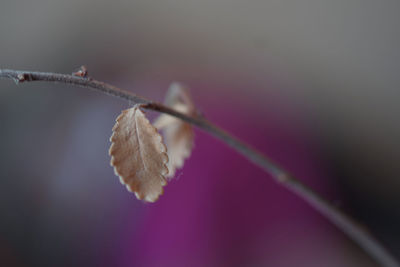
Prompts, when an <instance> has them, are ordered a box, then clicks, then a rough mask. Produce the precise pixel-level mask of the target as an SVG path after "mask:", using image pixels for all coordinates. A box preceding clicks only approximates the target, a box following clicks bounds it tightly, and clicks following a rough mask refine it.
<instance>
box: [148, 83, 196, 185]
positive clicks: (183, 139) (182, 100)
mask: <svg viewBox="0 0 400 267" xmlns="http://www.w3.org/2000/svg"><path fill="white" fill-rule="evenodd" d="M165 104H166V105H168V106H170V107H171V108H173V109H175V110H176V111H179V112H182V113H184V114H187V115H193V114H195V107H194V105H193V102H192V100H191V97H190V95H189V93H188V91H187V90H186V89H185V88H184V87H183V86H182V85H180V84H178V83H173V84H172V85H171V87H170V88H169V90H168V93H167V96H166V101H165ZM154 126H155V127H156V128H157V129H159V130H161V129H162V130H163V134H164V140H165V143H166V145H167V148H168V157H169V162H168V164H167V166H168V170H169V173H168V175H167V176H166V177H168V178H172V177H173V176H174V175H175V172H176V169H177V168H181V167H182V166H183V163H184V160H185V159H186V158H188V157H189V156H190V153H191V151H192V148H193V139H194V132H193V129H192V127H191V125H190V124H188V123H186V122H184V121H182V120H180V119H177V118H175V117H172V116H170V115H167V114H162V115H160V116H159V117H158V118H157V120H156V121H155V122H154Z"/></svg>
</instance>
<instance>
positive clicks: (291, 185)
mask: <svg viewBox="0 0 400 267" xmlns="http://www.w3.org/2000/svg"><path fill="white" fill-rule="evenodd" d="M0 78H9V79H12V80H14V81H15V82H16V83H21V82H31V81H45V82H55V83H63V84H71V85H76V86H80V87H86V88H90V89H94V90H97V91H100V92H102V93H105V94H108V95H112V96H115V97H119V98H122V99H124V100H127V101H128V102H130V103H132V104H142V106H143V107H144V108H146V109H149V110H154V111H158V112H161V113H166V114H169V115H172V116H175V117H177V118H180V119H182V120H184V121H186V122H188V123H190V124H193V125H195V126H197V127H198V128H200V129H202V130H203V131H205V132H207V133H209V134H211V135H213V136H214V137H216V138H218V139H220V140H221V141H223V142H224V143H226V144H227V145H229V146H230V147H231V148H233V149H234V150H236V151H238V152H239V153H240V154H242V155H243V156H244V157H246V158H247V159H248V160H250V161H251V162H253V163H254V164H256V165H258V166H259V167H261V168H262V169H263V170H264V171H265V172H266V173H268V174H270V175H271V176H272V177H273V178H274V180H275V181H276V182H277V183H279V184H281V185H282V186H284V187H286V188H287V189H289V190H290V191H292V192H293V193H294V194H296V195H297V196H299V197H300V198H302V199H303V200H305V201H306V202H308V203H309V204H310V205H311V206H312V207H314V208H315V209H316V210H317V211H319V212H320V213H321V214H322V215H324V216H325V217H326V218H327V219H328V220H329V221H330V222H331V223H333V224H335V225H336V226H337V227H338V228H339V229H340V230H342V231H343V232H344V233H345V234H346V235H347V236H348V237H349V238H350V239H352V240H353V241H354V242H356V243H357V244H358V245H359V246H360V247H362V248H363V249H364V250H365V251H366V252H367V253H368V254H369V255H370V256H371V257H372V258H374V259H375V260H376V261H377V262H378V263H380V264H381V265H382V266H400V264H399V263H398V262H397V260H396V259H395V258H394V257H393V256H392V255H390V253H389V252H388V251H387V250H386V249H385V248H384V247H383V246H382V245H381V244H380V242H379V241H378V240H376V239H375V238H374V237H373V236H372V235H371V234H370V233H369V232H367V231H365V230H364V229H365V227H364V226H362V225H360V224H359V223H357V222H356V221H355V220H353V219H352V218H350V217H349V216H348V215H346V214H345V213H343V212H342V211H340V210H339V209H338V208H337V207H335V206H334V205H332V204H331V203H329V202H328V201H327V200H325V199H324V198H322V197H321V196H320V195H319V194H318V193H316V192H315V191H313V190H312V189H311V188H310V187H308V186H306V185H305V184H303V183H302V182H301V181H300V180H298V179H297V178H295V177H294V176H292V175H291V174H289V173H288V172H287V171H285V170H284V169H282V168H281V167H279V166H278V165H277V164H275V163H274V162H273V161H272V160H270V159H269V158H268V157H266V156H264V155H263V154H261V153H260V152H258V151H257V150H255V149H254V148H251V147H250V146H249V145H247V144H245V143H243V142H241V141H239V140H238V139H237V138H235V137H233V136H232V135H231V134H229V133H227V132H225V131H224V130H222V129H221V128H219V127H217V126H216V125H214V124H212V123H211V122H209V121H207V120H206V119H204V118H203V117H201V116H188V115H185V114H183V113H180V112H177V111H175V110H173V109H171V108H168V107H166V106H164V105H162V104H159V103H157V102H153V101H151V100H148V99H146V98H144V97H141V96H137V95H135V94H133V93H131V92H128V91H125V90H122V89H119V88H117V87H115V86H113V85H110V84H107V83H103V82H100V81H96V80H94V79H91V78H86V77H81V76H79V75H78V76H73V75H66V74H58V73H45V72H31V71H17V70H6V69H4V70H0Z"/></svg>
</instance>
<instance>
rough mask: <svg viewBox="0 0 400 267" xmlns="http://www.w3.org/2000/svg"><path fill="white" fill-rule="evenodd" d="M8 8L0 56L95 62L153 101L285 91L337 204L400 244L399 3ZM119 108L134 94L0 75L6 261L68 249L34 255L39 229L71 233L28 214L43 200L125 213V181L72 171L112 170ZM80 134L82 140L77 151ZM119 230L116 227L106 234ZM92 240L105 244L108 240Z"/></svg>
mask: <svg viewBox="0 0 400 267" xmlns="http://www.w3.org/2000/svg"><path fill="white" fill-rule="evenodd" d="M0 6H1V8H0V38H1V39H0V40H1V41H0V51H1V52H0V68H14V69H26V70H37V71H52V72H62V73H70V72H72V71H73V70H74V68H77V67H79V66H80V65H82V64H85V65H87V66H88V68H89V74H92V75H93V76H94V77H95V78H98V79H100V80H104V81H107V82H110V83H113V84H115V85H117V86H121V87H123V88H127V89H129V90H133V91H134V92H136V93H138V94H143V95H146V96H148V97H153V98H154V99H157V100H161V99H162V95H163V92H164V91H165V88H167V86H168V84H169V82H170V81H174V80H178V81H182V82H185V83H187V84H189V85H190V84H196V87H197V88H202V90H204V91H202V92H201V94H203V95H207V94H209V95H212V93H213V91H214V90H225V92H223V93H226V95H227V99H225V100H223V101H225V102H229V97H230V95H235V96H233V97H236V98H238V99H240V100H241V101H243V102H244V103H246V104H247V105H248V108H249V109H260V110H262V106H263V105H265V103H268V100H266V99H267V98H268V96H269V95H270V94H280V95H282V96H284V97H285V98H287V99H289V100H290V101H292V102H293V104H294V107H293V109H295V110H296V109H298V110H299V114H300V113H301V114H302V116H301V117H300V115H299V118H298V119H299V120H301V121H302V123H303V124H305V125H308V126H309V128H310V129H312V132H311V134H312V136H313V137H314V138H315V142H316V143H318V144H319V147H320V149H321V151H322V155H323V156H324V160H325V161H326V162H328V164H330V165H331V170H332V175H331V177H334V178H335V179H336V180H335V182H336V183H337V184H338V189H337V191H338V192H339V193H340V194H339V195H340V196H339V197H338V201H339V202H340V203H341V204H340V205H343V208H344V209H345V210H346V211H348V212H349V213H351V214H352V215H354V216H355V217H356V218H358V219H359V220H361V221H362V222H364V223H365V224H366V225H368V227H369V228H371V229H373V232H374V233H376V235H377V237H378V238H380V239H381V240H383V242H384V243H385V244H386V245H387V246H388V247H389V248H390V250H391V251H393V252H394V254H395V255H399V254H400V238H399V236H400V231H399V229H398V225H400V209H399V207H400V177H399V173H400V164H399V159H400V123H399V114H400V105H399V99H400V89H399V84H400V75H399V62H400V51H399V47H400V27H399V26H400V16H399V10H400V3H399V2H398V1H394V0H393V1H391V0H382V1H368V0H364V1H361V0H346V1H345V0H296V1H294V0H293V1H288V0H270V1H261V0H248V1H228V0H217V1H215V0H213V1H211V0H203V1H188V0H175V1H171V0H164V1H149V0H147V1H137V0H132V1H128V0H125V1H122V0H115V1H105V0H100V1H94V0H69V1H61V0H35V1H30V0H26V1H20V0H2V1H1V5H0ZM271 80H273V81H278V82H276V83H278V84H279V86H277V87H274V83H270V81H271ZM160 92H162V93H160ZM121 107H122V108H124V107H127V104H125V103H123V104H121V102H120V101H119V100H116V99H111V98H108V97H106V96H102V95H100V94H98V93H93V92H90V91H87V90H82V89H77V88H71V87H67V86H64V85H57V86H56V85H51V86H50V85H45V84H22V85H20V86H16V85H15V84H14V83H12V82H11V81H5V80H1V81H0V122H1V126H0V127H1V131H0V139H1V140H2V141H1V143H0V148H1V151H0V159H1V161H0V175H1V181H0V199H1V209H0V213H1V214H2V217H3V216H4V217H3V218H2V219H1V221H0V226H1V229H0V230H1V232H0V243H1V242H2V240H1V239H4V240H6V241H5V242H6V243H7V242H15V243H14V247H15V248H16V251H19V253H21V254H23V255H24V257H25V258H24V259H22V260H21V261H22V262H20V259H19V258H20V257H21V255H15V257H14V258H12V259H7V261H10V262H13V264H14V265H12V264H10V266H19V264H20V265H21V266H25V264H27V265H29V262H31V261H35V262H38V263H39V264H44V265H52V264H55V263H57V261H58V259H60V258H62V257H63V255H62V254H63V253H64V252H65V253H66V254H68V251H64V252H63V249H62V248H60V249H59V250H58V251H59V253H60V255H52V256H51V257H49V258H48V259H42V260H37V259H36V260H32V259H34V258H35V254H36V253H41V252H43V251H45V250H46V248H45V247H44V248H41V247H40V242H39V240H40V239H46V240H47V243H51V242H52V239H51V238H53V237H54V233H59V232H62V231H63V227H62V226H59V228H57V229H42V231H36V232H33V231H30V229H31V227H35V229H40V227H39V228H38V227H36V226H35V224H36V225H39V226H41V225H43V224H42V222H41V221H40V220H39V219H38V220H39V221H34V225H33V226H32V222H31V221H29V222H27V221H25V220H24V218H25V217H26V218H31V217H32V216H34V214H35V212H36V211H35V209H34V207H35V205H37V206H40V205H43V203H44V202H45V203H46V205H49V206H48V208H47V209H46V214H42V215H41V216H39V217H38V218H41V219H43V218H45V219H43V220H46V222H48V221H49V220H53V219H54V218H58V219H57V222H65V223H66V224H72V225H73V224H74V219H73V216H82V217H81V218H86V216H88V217H87V218H88V220H89V218H90V219H93V218H91V217H89V216H90V214H89V215H88V214H78V213H77V214H75V213H74V212H73V210H74V206H70V205H78V204H77V202H71V200H70V199H71V198H74V199H75V201H78V203H80V205H87V208H88V210H91V212H93V214H96V216H100V217H99V218H98V219H99V220H101V215H99V214H101V213H98V212H97V213H96V209H99V210H100V207H99V205H100V206H101V209H102V210H103V209H106V210H108V211H109V212H115V214H116V217H118V218H120V220H123V215H121V214H122V212H119V211H115V210H113V208H112V207H111V206H107V205H110V204H108V203H109V202H108V200H109V199H108V200H107V196H111V195H112V196H114V193H116V192H120V185H119V183H114V182H115V180H113V181H111V179H103V178H101V179H100V178H99V180H97V182H98V183H100V184H103V185H104V184H106V186H107V187H108V188H110V189H109V191H107V192H103V191H102V188H103V187H100V186H99V185H96V184H94V185H93V181H92V180H90V179H89V178H87V180H79V179H77V180H69V179H67V178H68V177H71V176H74V170H75V168H74V166H75V165H76V164H77V163H78V162H79V163H80V164H81V165H82V167H81V165H79V166H80V167H79V168H80V171H81V172H82V171H83V172H87V173H88V176H89V174H90V176H96V174H104V173H107V175H108V176H112V175H113V173H112V169H111V168H110V167H109V163H108V161H109V159H108V156H107V149H108V145H109V144H108V138H109V135H110V131H111V130H110V129H111V127H112V125H113V122H114V119H115V116H116V114H118V113H119V111H120V109H121ZM200 108H201V109H202V110H203V111H205V112H206V111H207V106H206V105H203V106H201V107H200ZM93 110H95V111H93ZM294 113H296V112H294ZM85 116H86V117H85ZM84 118H90V119H87V120H85V119H84ZM83 121H90V123H91V124H89V125H88V124H87V123H83ZM260 123H261V122H260ZM74 136H79V138H74ZM99 144H100V145H99ZM71 146H72V147H73V146H75V147H76V148H79V147H85V149H84V152H83V153H81V154H79V155H72V156H71V154H68V149H73V148H71ZM72 151H73V150H72ZM66 155H69V156H66ZM57 164H60V166H61V165H62V166H64V167H63V168H66V169H63V170H60V168H59V166H58V165H57ZM57 166H58V167H57ZM65 166H67V167H65ZM68 166H69V167H68ZM27 173H29V174H30V176H29V177H28V176H26V174H27ZM63 175H65V177H66V179H62V177H63ZM54 176H57V177H58V178H57V179H56V180H55V179H54ZM60 177H61V178H60ZM99 177H104V176H101V175H99ZM16 178H18V179H16ZM77 184H78V185H77ZM82 184H83V185H88V186H91V187H92V190H94V193H93V194H94V195H96V194H103V195H104V196H105V197H104V200H103V201H102V203H100V204H99V203H98V199H91V197H90V196H88V195H87V191H86V189H82V192H80V191H79V190H78V191H74V190H72V188H74V189H75V188H79V186H82ZM58 187H63V188H65V187H67V188H68V187H70V188H71V191H68V192H73V194H72V196H71V194H65V195H59V194H55V193H54V195H52V193H47V194H46V196H47V197H46V199H42V198H41V196H42V194H41V192H40V190H48V191H46V192H59V191H57V190H56V189H57V188H58ZM40 188H47V189H40ZM54 188H56V189H54ZM84 188H87V187H86V186H85V187H84ZM125 198H126V199H131V198H130V196H126V195H125V194H124V195H123V196H121V201H123V200H124V199H125ZM26 203H29V207H30V208H29V209H26V208H25V207H26ZM140 205H141V204H140V203H136V204H135V205H134V207H133V209H140ZM63 209H67V210H70V213H69V215H65V213H63ZM93 209H94V211H93ZM15 211H20V213H15ZM120 213H121V214H120ZM71 214H72V215H71ZM13 216H15V217H13ZM46 216H48V217H46ZM121 216H122V217H121ZM46 218H47V219H46ZM54 220H56V219H54ZM116 224H117V222H116ZM99 227H100V226H99ZM104 227H106V226H104ZM67 229H69V230H71V229H77V228H67ZM12 231H19V232H18V236H17V237H16V236H15V235H14V234H13V235H12V234H11V232H12ZM80 231H82V233H68V232H62V233H61V234H59V235H58V237H59V238H63V239H64V241H63V244H71V246H78V247H79V242H78V241H76V240H72V239H71V238H70V236H74V235H83V236H84V237H86V238H88V239H90V238H92V237H90V236H85V229H81V230H80ZM99 231H100V230H99ZM113 234H120V233H104V236H102V237H97V238H98V239H101V238H106V237H107V235H113ZM11 239H12V240H13V241H8V240H11ZM91 240H92V241H91V242H93V243H94V246H95V243H97V241H98V240H97V239H96V238H92V239H91ZM23 241H24V242H27V244H29V248H28V247H27V246H25V245H24V242H23ZM54 245H55V246H57V242H54ZM32 247H34V249H32ZM66 249H67V248H66ZM104 249H106V248H104ZM21 251H22V252H21ZM80 251H82V250H80ZM96 251H97V252H98V250H96ZM97 252H96V253H97ZM82 253H83V252H82ZM85 253H86V252H85ZM87 253H88V254H90V253H94V252H93V251H92V252H91V251H88V252H87ZM10 255H12V253H11V252H10ZM52 257H53V258H52ZM0 260H4V261H5V259H1V258H0ZM70 264H72V265H73V264H74V262H71V263H70ZM53 266H55V265H53Z"/></svg>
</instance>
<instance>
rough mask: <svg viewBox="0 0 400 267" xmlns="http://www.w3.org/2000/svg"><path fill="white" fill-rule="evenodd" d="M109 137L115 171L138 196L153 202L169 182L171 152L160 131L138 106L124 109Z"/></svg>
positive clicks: (123, 182) (110, 152) (122, 181)
mask: <svg viewBox="0 0 400 267" xmlns="http://www.w3.org/2000/svg"><path fill="white" fill-rule="evenodd" d="M116 121H117V122H116V124H115V126H114V128H113V134H112V136H111V138H110V141H111V142H112V144H111V147H110V150H109V154H110V155H111V165H112V166H114V171H115V174H116V175H118V176H119V178H120V181H121V183H122V184H125V185H126V187H127V188H128V190H129V191H131V192H134V193H135V195H136V197H137V198H138V199H143V200H145V201H148V202H154V201H156V200H157V199H158V197H159V196H160V195H161V194H162V193H163V186H165V185H166V184H167V182H166V180H165V178H164V176H165V175H167V173H168V169H167V166H166V164H167V162H168V155H167V153H166V147H165V145H164V144H163V143H162V138H161V135H160V134H159V133H158V132H157V129H156V128H155V127H154V126H153V125H151V124H150V122H149V121H148V119H147V118H146V117H145V115H144V113H143V112H142V111H141V110H140V108H139V107H137V106H135V107H133V108H131V109H127V110H124V111H122V114H121V115H119V116H118V118H117V120H116Z"/></svg>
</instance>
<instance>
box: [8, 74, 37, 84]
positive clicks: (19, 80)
mask: <svg viewBox="0 0 400 267" xmlns="http://www.w3.org/2000/svg"><path fill="white" fill-rule="evenodd" d="M12 78H13V80H14V82H15V83H16V84H19V83H22V82H25V81H32V77H31V76H30V75H29V74H26V73H19V74H17V76H16V77H15V76H13V77H12Z"/></svg>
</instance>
